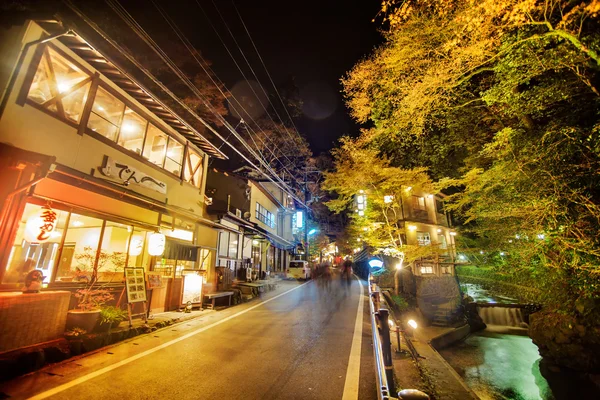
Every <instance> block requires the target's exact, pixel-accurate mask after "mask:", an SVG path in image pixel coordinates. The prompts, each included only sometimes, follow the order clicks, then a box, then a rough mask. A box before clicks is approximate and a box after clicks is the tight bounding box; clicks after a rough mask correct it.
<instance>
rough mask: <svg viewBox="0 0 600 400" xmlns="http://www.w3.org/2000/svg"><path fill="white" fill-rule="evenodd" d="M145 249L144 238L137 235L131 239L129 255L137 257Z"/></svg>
mask: <svg viewBox="0 0 600 400" xmlns="http://www.w3.org/2000/svg"><path fill="white" fill-rule="evenodd" d="M143 248H144V238H143V237H141V236H139V235H135V236H133V237H132V238H131V245H130V246H129V255H130V256H133V257H136V256H139V255H140V254H142V250H143Z"/></svg>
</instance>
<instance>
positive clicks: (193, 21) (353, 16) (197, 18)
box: [158, 0, 382, 154]
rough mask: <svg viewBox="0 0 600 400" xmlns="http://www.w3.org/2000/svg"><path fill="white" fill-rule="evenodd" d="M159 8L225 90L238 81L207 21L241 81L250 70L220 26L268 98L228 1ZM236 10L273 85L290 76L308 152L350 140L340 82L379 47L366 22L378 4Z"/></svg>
mask: <svg viewBox="0 0 600 400" xmlns="http://www.w3.org/2000/svg"><path fill="white" fill-rule="evenodd" d="M158 1H159V3H160V4H161V5H162V6H163V7H164V8H165V9H167V10H169V13H170V14H171V15H172V17H173V19H174V20H175V21H176V22H177V24H178V25H179V26H180V28H181V29H182V30H183V31H184V32H185V34H186V36H187V37H188V38H189V39H190V41H191V42H192V43H193V44H194V45H195V46H196V47H197V48H198V49H199V50H200V51H201V52H202V55H203V56H204V57H206V58H207V59H209V60H211V61H212V63H213V65H212V68H213V70H214V71H215V73H216V74H217V76H218V77H219V78H220V79H221V80H222V81H223V82H225V84H226V85H227V87H228V88H230V89H232V88H233V87H234V86H235V85H236V83H239V82H241V81H243V77H242V74H241V73H240V72H239V70H238V69H237V67H236V66H235V64H234V63H233V61H232V60H231V57H230V56H229V55H228V53H227V49H226V47H225V46H224V45H223V43H222V42H221V40H220V39H219V37H218V36H217V34H216V33H215V30H214V29H213V27H212V26H211V24H210V23H209V20H208V19H207V17H206V16H207V15H208V17H209V19H210V21H211V22H212V25H213V26H214V28H216V29H217V30H218V32H219V34H220V36H221V38H222V39H223V41H224V42H225V44H226V46H227V48H229V51H231V52H232V54H233V55H234V57H235V58H236V60H237V61H238V63H239V65H240V66H241V67H242V70H243V71H244V73H245V74H246V76H247V77H252V74H251V71H250V69H249V67H248V65H247V64H246V62H245V61H244V59H243V58H242V56H241V54H240V52H239V50H238V47H237V46H236V44H235V43H234V41H233V39H232V38H231V35H230V34H229V32H228V30H227V27H229V29H230V30H231V31H232V32H233V33H234V35H235V37H236V39H237V40H238V44H239V46H240V47H241V49H242V50H243V52H244V53H245V55H246V57H247V58H248V60H249V62H250V65H251V66H252V68H253V69H254V71H255V73H256V74H257V76H258V78H259V81H260V83H261V84H263V86H264V87H265V88H266V89H267V91H268V92H269V91H270V92H272V91H273V89H272V86H271V84H270V81H269V79H268V77H267V76H266V74H265V70H264V68H263V66H262V64H261V63H260V60H259V59H258V56H257V55H256V53H255V51H254V49H253V47H252V43H251V42H250V41H249V39H248V36H247V35H246V33H245V31H244V28H243V26H242V23H241V22H240V19H239V17H238V15H237V12H236V9H235V8H234V6H233V3H232V1H231V0H215V2H214V3H213V1H212V0H199V3H200V5H201V6H202V9H201V8H200V7H199V6H198V3H196V1H195V0H191V1H184V2H174V1H171V2H168V1H165V0H158ZM215 4H216V7H215ZM235 6H236V7H237V9H238V10H239V12H240V14H241V16H242V18H243V20H244V22H245V24H246V26H247V28H248V30H249V31H250V33H251V35H252V38H253V39H254V42H255V44H256V46H257V48H258V50H259V51H260V54H261V56H262V58H263V60H264V62H265V64H266V66H267V68H268V70H269V73H270V74H271V76H272V78H273V80H274V81H275V83H276V84H280V83H282V82H285V81H286V80H289V79H290V78H291V77H293V78H294V81H295V83H296V85H297V86H298V88H299V89H300V94H301V97H302V99H303V101H304V107H303V115H302V117H300V119H299V120H297V121H296V126H297V128H298V130H299V131H300V132H302V133H303V134H304V135H305V136H306V137H307V138H308V140H309V143H310V145H311V148H312V150H313V152H314V153H315V154H319V153H321V152H323V151H327V150H329V149H331V148H332V147H334V145H335V142H336V139H337V138H338V137H339V136H341V135H344V134H351V135H356V134H357V133H358V127H357V126H356V125H355V124H354V123H353V121H352V120H351V118H350V117H349V116H348V113H347V110H346V108H345V106H344V104H343V102H342V94H341V93H340V91H341V85H340V78H341V77H342V76H343V75H344V74H345V73H346V72H347V71H349V70H350V69H351V68H352V66H353V65H354V64H355V63H356V62H357V61H359V60H360V59H361V58H363V57H365V56H366V55H367V54H369V53H370V52H371V50H372V49H373V48H374V47H375V46H377V45H378V44H379V43H381V40H382V38H381V35H380V34H379V32H378V27H379V23H378V22H376V23H373V22H372V19H373V18H374V17H375V16H376V14H377V12H378V10H379V7H380V1H378V0H361V1H341V0H320V1H316V0H303V1H294V2H285V1H281V0H277V1H275V0H256V1H242V0H236V1H235ZM219 12H220V13H221V15H222V16H223V18H224V20H225V22H226V24H227V26H226V25H225V23H224V22H223V20H222V19H221V17H220V16H219ZM165 29H168V27H165Z"/></svg>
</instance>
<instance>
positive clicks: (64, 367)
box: [0, 281, 299, 398]
mask: <svg viewBox="0 0 600 400" xmlns="http://www.w3.org/2000/svg"><path fill="white" fill-rule="evenodd" d="M297 286H299V283H298V282H295V281H279V282H278V285H277V288H276V289H274V290H271V291H269V292H266V293H263V294H261V295H260V297H257V298H254V299H252V300H250V301H247V302H244V303H241V304H238V305H236V306H231V307H227V308H224V309H221V308H220V307H219V308H217V310H204V311H200V310H193V311H192V312H190V313H185V312H179V311H170V312H165V313H158V314H154V315H153V316H152V319H149V320H148V324H145V323H144V321H143V320H142V319H136V320H134V321H133V327H132V328H131V329H130V328H129V326H128V323H126V322H123V323H122V324H121V325H122V326H120V327H119V328H117V329H115V330H113V331H112V332H110V333H98V334H90V335H85V336H83V337H82V338H81V339H80V340H79V341H80V343H81V344H80V346H81V350H80V351H79V352H77V349H76V348H75V349H74V348H73V347H74V346H73V345H72V344H71V345H70V344H69V341H67V340H66V339H59V340H56V341H53V342H50V343H45V344H43V345H38V346H32V347H30V348H26V349H21V350H18V351H15V352H11V353H13V354H4V355H2V356H1V357H0V376H2V378H3V380H5V379H11V378H14V379H13V380H12V381H8V382H0V398H5V397H3V395H10V396H13V397H15V396H16V397H19V395H15V394H13V393H19V392H20V389H19V388H20V387H21V386H23V384H24V382H29V383H27V384H25V387H31V386H29V385H34V386H35V385H37V383H35V382H37V381H44V380H45V378H47V377H51V376H55V375H56V376H61V377H62V376H65V374H67V375H70V374H71V373H74V372H75V371H79V370H81V367H82V366H83V365H84V363H85V365H88V362H89V361H90V360H91V359H93V358H97V355H98V354H100V355H101V356H104V355H106V354H109V355H112V354H113V352H112V350H111V349H114V348H116V347H118V346H121V345H124V344H125V345H127V344H132V345H134V346H136V350H137V349H141V348H142V346H139V344H140V342H144V341H146V339H147V338H158V337H159V336H160V337H161V338H167V337H171V336H175V335H177V334H180V333H181V332H183V331H189V330H192V329H198V328H199V327H203V326H208V325H210V324H212V323H215V322H218V321H220V320H222V319H225V318H227V317H229V316H231V315H234V314H236V313H239V312H240V311H243V310H245V309H248V308H250V307H253V306H255V305H257V304H259V303H260V301H261V300H267V299H269V298H272V297H275V296H277V295H279V294H281V293H284V292H285V291H287V290H290V289H292V288H294V287H297ZM257 299H258V300H257ZM173 332H177V333H173ZM138 346H139V347H138ZM73 350H75V351H73ZM82 352H83V354H81V353H82ZM129 353H130V352H128V354H129ZM112 358H114V357H112ZM100 359H103V357H100ZM105 361H106V360H105V359H103V361H102V363H104V362H105ZM31 371H35V372H31ZM23 374H27V375H23ZM20 375H23V376H20Z"/></svg>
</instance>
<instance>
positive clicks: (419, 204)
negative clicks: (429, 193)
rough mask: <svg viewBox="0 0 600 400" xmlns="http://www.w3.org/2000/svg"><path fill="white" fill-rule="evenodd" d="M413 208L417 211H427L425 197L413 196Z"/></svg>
mask: <svg viewBox="0 0 600 400" xmlns="http://www.w3.org/2000/svg"><path fill="white" fill-rule="evenodd" d="M413 208H414V209H415V210H426V208H425V197H419V196H413Z"/></svg>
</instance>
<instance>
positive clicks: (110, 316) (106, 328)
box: [97, 306, 127, 332]
mask: <svg viewBox="0 0 600 400" xmlns="http://www.w3.org/2000/svg"><path fill="white" fill-rule="evenodd" d="M126 318H127V311H125V310H122V309H120V308H119V307H113V306H105V307H102V308H101V309H100V319H99V321H98V325H97V328H98V329H97V330H98V331H100V332H110V330H111V329H112V328H116V327H117V326H119V324H120V323H121V321H124V320H125V319H126Z"/></svg>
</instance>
